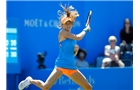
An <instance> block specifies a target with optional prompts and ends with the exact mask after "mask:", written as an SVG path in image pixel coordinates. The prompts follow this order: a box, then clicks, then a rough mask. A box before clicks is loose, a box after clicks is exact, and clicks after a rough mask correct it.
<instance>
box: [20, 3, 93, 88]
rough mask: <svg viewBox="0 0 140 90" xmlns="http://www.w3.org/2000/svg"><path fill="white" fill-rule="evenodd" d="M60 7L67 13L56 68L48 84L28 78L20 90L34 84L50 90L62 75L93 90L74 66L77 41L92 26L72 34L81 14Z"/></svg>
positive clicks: (59, 39)
mask: <svg viewBox="0 0 140 90" xmlns="http://www.w3.org/2000/svg"><path fill="white" fill-rule="evenodd" d="M60 6H61V7H62V8H63V9H64V11H65V13H63V14H62V15H61V17H60V21H61V28H62V29H61V30H60V32H59V35H58V41H59V55H58V57H57V59H56V62H55V68H54V70H53V71H52V73H51V74H50V76H49V77H48V79H47V80H46V82H43V81H41V80H35V79H33V78H32V77H30V76H28V77H27V78H26V79H25V80H23V81H21V82H20V83H19V85H18V88H19V90H23V89H24V88H25V87H27V86H28V85H30V84H34V85H36V86H37V87H39V88H40V89H42V90H49V89H50V88H51V87H52V85H53V84H54V83H55V81H56V80H57V79H58V78H59V77H60V76H61V75H62V74H64V75H66V76H67V77H69V78H70V79H72V80H73V81H74V82H76V83H77V84H78V85H80V86H81V87H82V88H83V89H84V90H92V86H91V85H90V83H89V82H88V81H87V80H86V78H85V76H84V75H83V74H82V73H81V72H80V71H79V70H78V69H77V68H76V66H74V60H75V58H74V56H75V55H76V54H77V52H78V49H79V48H78V45H77V44H76V40H81V39H82V38H83V37H84V36H85V34H86V33H87V32H89V31H90V26H89V25H88V26H87V27H86V28H85V29H83V30H82V31H81V33H79V34H77V35H74V34H72V33H71V28H72V26H73V23H74V20H75V19H76V17H77V16H79V14H78V12H77V11H76V10H74V8H73V7H72V6H70V7H69V8H67V9H66V8H65V7H64V6H62V5H60Z"/></svg>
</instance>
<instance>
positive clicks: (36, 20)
mask: <svg viewBox="0 0 140 90" xmlns="http://www.w3.org/2000/svg"><path fill="white" fill-rule="evenodd" d="M34 22H35V27H38V23H37V22H38V19H35V21H34Z"/></svg>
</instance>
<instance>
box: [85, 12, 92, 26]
mask: <svg viewBox="0 0 140 90" xmlns="http://www.w3.org/2000/svg"><path fill="white" fill-rule="evenodd" d="M91 15H92V11H91V10H90V11H89V13H88V16H87V20H86V27H87V26H88V25H89V24H90V20H91Z"/></svg>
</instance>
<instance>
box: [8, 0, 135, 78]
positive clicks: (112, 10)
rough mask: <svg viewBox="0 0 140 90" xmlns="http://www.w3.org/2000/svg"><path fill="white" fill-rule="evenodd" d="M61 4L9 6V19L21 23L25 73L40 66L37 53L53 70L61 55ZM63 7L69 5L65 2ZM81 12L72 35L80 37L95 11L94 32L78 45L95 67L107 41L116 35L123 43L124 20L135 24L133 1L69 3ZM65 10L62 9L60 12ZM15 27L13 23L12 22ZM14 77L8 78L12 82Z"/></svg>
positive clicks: (21, 50)
mask: <svg viewBox="0 0 140 90" xmlns="http://www.w3.org/2000/svg"><path fill="white" fill-rule="evenodd" d="M59 3H60V2H50V1H49V2H43V1H41V2H39V1H36V2H31V1H27V2H26V1H25V2H21V1H20V2H18V1H17V2H16V1H15V2H10V1H9V2H8V1H7V18H16V19H18V22H19V24H18V47H19V48H18V51H20V52H18V59H19V62H20V65H21V69H22V70H29V71H30V70H34V69H36V68H37V65H38V63H37V62H36V60H37V53H38V52H42V53H43V52H44V51H45V50H46V51H47V52H48V54H47V57H46V61H45V64H46V66H47V67H48V68H53V66H54V62H55V59H56V58H57V55H58V39H57V38H58V32H59V29H57V28H56V25H57V24H58V22H59V21H58V15H57V11H58V10H59V9H61V8H60V7H59ZM62 3H63V4H65V3H68V2H62ZM70 4H71V5H73V6H74V7H75V8H76V9H77V10H78V12H79V14H80V17H78V18H77V19H76V22H75V24H74V26H73V29H72V32H73V33H79V32H81V31H82V29H83V28H84V27H85V22H86V17H87V13H88V11H89V10H92V11H93V15H92V20H91V29H92V30H91V32H90V33H87V34H86V36H85V37H84V38H83V39H82V40H81V41H78V44H79V46H80V47H81V48H84V49H86V50H87V53H88V54H87V58H86V60H87V61H88V62H89V63H93V62H94V59H95V58H96V57H97V55H98V54H99V53H103V50H104V46H105V45H106V44H108V37H109V36H110V35H115V36H116V37H117V39H118V42H117V44H118V45H119V43H120V37H119V32H120V30H121V29H122V28H123V24H124V19H125V18H129V19H130V20H131V22H132V24H133V2H132V1H102V2H101V1H93V2H89V1H88V2H86V1H82V2H77V1H74V2H70ZM61 10H62V9H61ZM13 23H14V22H13ZM10 77H11V78H13V77H12V76H9V79H8V80H9V81H11V79H10Z"/></svg>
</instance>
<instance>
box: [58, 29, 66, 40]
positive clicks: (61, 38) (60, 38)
mask: <svg viewBox="0 0 140 90" xmlns="http://www.w3.org/2000/svg"><path fill="white" fill-rule="evenodd" d="M63 32H64V30H60V31H59V35H58V40H59V42H61V41H63V40H64V39H65V38H64V37H63V34H62V33H63Z"/></svg>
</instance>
